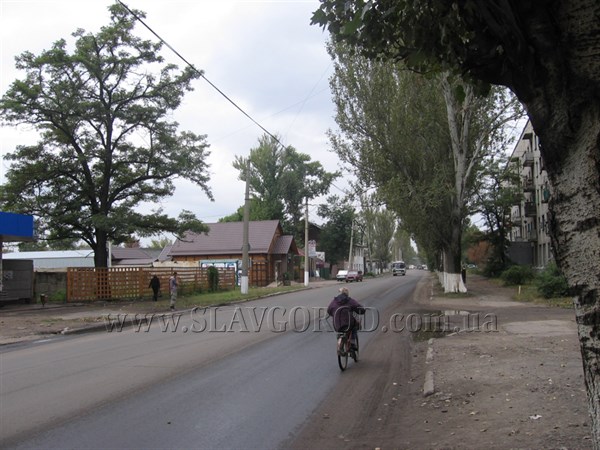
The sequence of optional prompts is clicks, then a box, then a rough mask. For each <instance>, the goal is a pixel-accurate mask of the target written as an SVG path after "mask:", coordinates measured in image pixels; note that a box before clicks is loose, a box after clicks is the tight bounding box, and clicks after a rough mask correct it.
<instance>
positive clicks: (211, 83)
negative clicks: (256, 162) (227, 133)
mask: <svg viewBox="0 0 600 450" xmlns="http://www.w3.org/2000/svg"><path fill="white" fill-rule="evenodd" d="M117 1H118V2H119V4H120V5H121V6H122V7H123V8H125V9H126V10H127V11H128V12H129V14H131V15H132V16H133V17H134V18H135V20H137V21H138V22H139V23H141V24H142V25H143V26H144V27H146V29H147V30H148V31H150V33H152V34H153V35H154V36H156V38H157V39H158V40H159V41H160V42H162V43H163V44H164V45H165V46H166V47H168V48H169V49H170V50H171V51H172V52H173V53H175V55H177V57H178V58H179V59H181V60H182V61H183V62H184V63H185V64H187V66H188V67H190V68H191V69H192V70H193V71H194V72H196V73H197V74H198V75H200V76H201V77H202V78H203V79H204V81H206V82H207V83H208V84H209V85H210V86H211V87H212V88H213V89H214V90H216V91H217V92H218V93H219V94H221V95H222V96H223V97H224V98H225V99H226V100H227V101H228V102H229V103H231V104H232V105H233V106H234V107H235V108H236V109H238V110H239V111H240V112H241V113H242V114H243V115H244V116H246V117H247V118H248V119H250V120H251V121H252V122H253V123H254V124H255V125H257V126H258V127H259V128H260V129H261V130H263V131H264V132H265V133H267V134H268V135H269V136H270V137H271V138H273V139H274V140H275V142H277V143H278V144H279V145H281V146H282V147H284V148H285V146H284V145H283V144H282V143H281V142H280V141H279V139H278V138H277V136H275V135H274V134H273V133H271V132H270V131H269V130H267V129H266V128H265V127H263V126H262V125H261V124H260V123H258V121H256V120H254V118H253V117H252V116H250V114H248V113H247V112H246V111H244V110H243V109H242V108H241V107H240V106H239V105H238V104H237V103H235V102H234V101H233V100H232V99H231V98H229V96H227V94H225V93H224V92H223V91H222V90H221V89H219V88H218V87H217V86H216V85H215V84H214V83H213V82H211V81H210V80H209V79H208V78H206V76H204V72H203V71H202V70H198V69H196V67H195V66H194V65H193V64H192V63H190V62H189V61H188V60H187V59H185V58H184V57H183V56H182V55H181V54H180V53H179V52H178V51H177V50H175V49H174V48H173V47H172V46H171V45H169V43H168V42H167V41H165V40H164V39H163V38H162V37H160V36H159V35H158V33H156V31H154V30H153V29H152V28H151V27H150V26H149V25H148V24H146V22H144V20H143V19H142V18H141V17H140V16H138V15H137V14H136V13H135V12H134V11H132V10H131V9H130V8H129V6H127V5H126V4H125V3H123V2H122V1H121V0H117Z"/></svg>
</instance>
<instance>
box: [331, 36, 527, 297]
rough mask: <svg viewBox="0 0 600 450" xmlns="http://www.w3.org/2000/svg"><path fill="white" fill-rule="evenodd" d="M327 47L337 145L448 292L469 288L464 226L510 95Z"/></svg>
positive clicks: (507, 112) (509, 105) (511, 100)
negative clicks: (464, 274)
mask: <svg viewBox="0 0 600 450" xmlns="http://www.w3.org/2000/svg"><path fill="white" fill-rule="evenodd" d="M330 52H331V54H332V56H333V57H334V58H335V61H336V66H335V67H336V70H335V76H334V78H333V80H332V86H333V91H334V98H335V101H336V106H337V110H338V113H337V116H336V121H337V123H338V125H339V126H340V130H341V135H337V136H335V135H334V136H333V138H332V144H333V148H334V150H335V151H336V152H337V153H338V154H339V155H340V157H341V158H342V160H344V161H345V162H347V163H348V164H350V165H351V166H354V167H355V171H356V174H357V176H359V177H362V178H363V180H365V184H367V183H369V182H373V183H375V185H376V186H377V187H378V188H379V190H380V192H381V193H382V196H383V198H384V199H385V201H386V203H387V205H388V207H389V208H392V209H393V210H394V211H395V212H396V213H397V214H398V216H399V217H400V218H401V219H402V222H403V224H404V226H405V227H406V228H407V230H408V231H410V232H412V233H413V234H414V235H415V237H416V238H417V239H418V241H419V242H426V243H427V247H428V248H427V253H429V254H435V253H439V254H440V258H436V259H438V260H439V259H443V265H442V267H443V271H444V282H445V290H446V291H448V292H456V291H459V290H460V291H464V290H466V287H465V286H464V284H463V282H462V278H461V277H460V271H461V255H462V248H461V233H462V229H463V227H464V224H465V220H466V217H467V216H468V214H469V209H468V205H469V202H470V200H471V197H472V196H473V185H474V182H475V180H476V179H477V175H478V173H479V172H480V170H481V161H482V158H483V156H484V155H485V154H486V152H487V151H488V149H489V147H490V142H492V141H493V140H494V139H495V137H496V135H497V134H498V130H499V129H500V128H501V127H502V125H503V123H504V122H505V121H506V120H507V119H508V118H512V117H513V114H512V111H513V109H514V107H515V103H516V102H515V100H514V98H510V96H507V95H506V92H505V91H502V90H500V89H496V90H494V91H493V92H492V93H493V95H490V96H489V97H485V98H476V97H475V95H474V92H473V89H472V87H471V86H470V85H468V84H466V83H464V82H462V81H461V80H460V79H454V78H452V77H450V76H449V75H448V74H444V75H443V76H441V77H439V78H431V79H423V78H422V77H420V76H418V75H415V74H413V73H410V72H408V71H406V70H405V69H404V67H403V66H401V65H397V64H393V63H386V62H373V61H368V60H366V59H364V58H363V57H361V56H360V55H353V54H351V53H350V52H349V51H348V50H347V49H346V48H344V47H342V46H337V47H331V48H330ZM517 111H518V108H517ZM517 114H518V112H517Z"/></svg>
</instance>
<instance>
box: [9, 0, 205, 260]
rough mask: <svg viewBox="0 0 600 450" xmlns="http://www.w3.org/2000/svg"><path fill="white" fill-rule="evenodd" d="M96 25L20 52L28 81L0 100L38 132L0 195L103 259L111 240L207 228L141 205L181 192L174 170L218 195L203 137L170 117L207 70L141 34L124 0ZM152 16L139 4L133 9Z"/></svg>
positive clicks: (13, 118)
mask: <svg viewBox="0 0 600 450" xmlns="http://www.w3.org/2000/svg"><path fill="white" fill-rule="evenodd" d="M109 10H110V16H111V19H110V23H109V25H107V26H104V27H102V28H101V30H100V31H99V32H98V33H96V34H92V33H86V32H85V31H84V30H81V29H79V30H77V31H76V32H75V33H73V37H74V38H75V46H74V49H73V51H72V52H70V51H69V46H68V45H67V42H66V41H65V40H64V39H61V40H59V41H57V42H55V43H54V44H53V45H52V47H51V48H50V49H49V50H45V51H43V52H41V54H39V55H34V54H32V53H31V52H24V53H23V54H21V55H20V56H18V57H17V58H16V62H17V64H16V65H17V68H18V69H20V70H22V71H24V73H25V78H23V79H18V80H16V81H14V82H13V83H12V85H11V86H10V88H9V89H8V91H7V92H6V93H5V95H4V96H3V98H2V100H1V101H0V114H1V116H0V117H1V119H2V121H3V122H4V123H5V124H11V125H17V124H26V125H29V126H31V127H33V128H34V129H35V130H37V131H39V133H40V140H39V142H38V143H37V144H35V145H21V146H19V147H17V149H16V151H15V152H14V153H11V154H9V155H7V156H6V158H7V159H8V160H10V161H12V164H11V167H10V169H9V170H8V172H7V174H6V179H7V182H6V184H5V185H4V186H3V187H2V190H1V192H0V195H1V201H2V204H3V206H4V207H5V208H10V209H13V210H16V211H20V212H24V213H29V214H34V215H36V216H37V217H38V218H39V221H38V223H39V224H40V229H39V230H38V232H40V234H42V235H43V236H44V237H46V238H48V239H73V238H74V239H81V240H83V241H85V242H86V243H88V244H89V245H90V246H91V247H92V248H93V249H94V250H95V253H96V261H95V262H96V265H97V266H102V265H105V264H106V244H107V242H108V241H109V240H110V241H112V242H114V243H116V244H119V243H121V242H125V241H126V240H128V239H129V238H130V237H131V236H132V235H133V234H134V233H137V234H139V235H140V236H148V235H153V234H157V233H158V232H160V231H170V232H181V231H183V230H184V229H186V228H192V229H195V230H197V231H198V230H202V229H203V226H202V224H201V223H200V222H199V221H198V220H196V218H195V217H194V216H193V215H192V214H191V213H189V212H185V211H184V212H183V215H182V216H181V217H180V218H179V219H174V218H170V217H168V216H167V215H165V214H163V213H162V210H161V209H157V210H156V211H153V212H152V213H151V214H145V213H142V212H140V209H139V208H138V207H139V206H140V205H142V204H143V203H146V204H156V203H158V202H160V201H161V200H162V199H163V198H165V197H168V196H170V195H171V194H172V193H173V192H174V184H173V180H174V179H175V178H177V177H181V178H185V179H188V180H191V181H192V182H193V183H195V184H196V185H197V186H199V187H200V188H201V189H202V190H203V191H204V193H205V194H206V195H207V196H208V197H210V198H212V193H211V190H210V188H209V186H208V181H209V174H208V164H207V161H206V160H207V156H208V155H209V152H208V145H207V143H206V138H205V136H201V135H197V134H194V133H192V132H188V131H185V132H181V133H179V132H178V131H177V129H178V124H177V123H176V122H173V121H170V120H169V119H170V116H171V113H172V112H173V110H175V109H176V108H177V107H178V106H179V105H180V103H181V100H182V97H183V95H184V93H185V92H186V91H189V90H191V82H192V81H193V80H194V79H196V78H198V77H199V76H200V74H199V73H198V72H195V71H194V70H192V69H190V68H186V69H185V70H183V71H180V72H179V71H178V70H177V67H176V66H174V65H171V64H164V61H163V58H162V57H161V56H160V55H159V51H160V50H161V44H160V43H153V42H151V41H147V40H142V39H140V38H138V37H136V36H134V34H133V29H134V25H135V19H134V18H133V17H131V16H130V15H129V13H128V12H127V11H126V10H125V9H124V8H123V7H121V6H120V5H118V4H115V5H112V6H111V7H110V8H109ZM137 13H138V14H139V15H140V16H142V17H143V16H144V15H143V13H142V12H139V11H138V12H137Z"/></svg>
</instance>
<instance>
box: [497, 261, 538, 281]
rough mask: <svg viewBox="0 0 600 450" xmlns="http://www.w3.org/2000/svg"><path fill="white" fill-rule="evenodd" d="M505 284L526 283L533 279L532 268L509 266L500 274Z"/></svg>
mask: <svg viewBox="0 0 600 450" xmlns="http://www.w3.org/2000/svg"><path fill="white" fill-rule="evenodd" d="M500 278H501V279H502V281H504V284H505V285H507V286H512V285H519V284H527V283H528V282H529V281H531V280H533V278H534V274H533V270H532V269H531V267H529V266H511V267H509V268H508V269H506V270H505V271H504V272H502V274H501V275H500Z"/></svg>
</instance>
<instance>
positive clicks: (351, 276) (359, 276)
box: [346, 270, 363, 283]
mask: <svg viewBox="0 0 600 450" xmlns="http://www.w3.org/2000/svg"><path fill="white" fill-rule="evenodd" d="M362 280H363V273H362V270H349V271H348V274H347V275H346V283H351V282H352V281H362Z"/></svg>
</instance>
